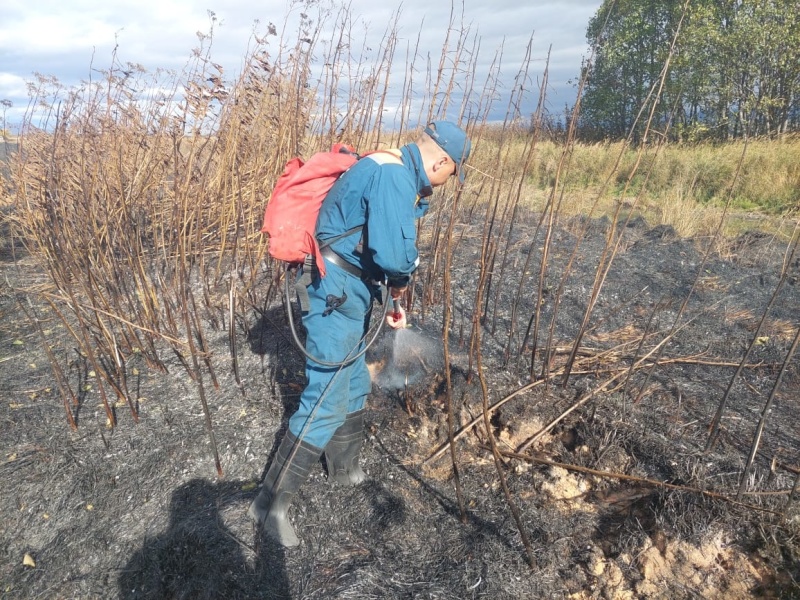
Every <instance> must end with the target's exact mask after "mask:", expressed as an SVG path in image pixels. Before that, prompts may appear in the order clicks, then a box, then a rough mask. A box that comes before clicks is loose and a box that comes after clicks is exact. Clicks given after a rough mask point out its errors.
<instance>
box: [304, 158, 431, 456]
mask: <svg viewBox="0 0 800 600" xmlns="http://www.w3.org/2000/svg"><path fill="white" fill-rule="evenodd" d="M400 152H401V159H402V164H401V163H400V162H398V161H396V159H390V158H387V157H386V155H385V154H383V153H377V154H375V155H373V156H368V157H365V158H362V159H361V160H359V161H358V162H357V163H356V164H355V165H353V167H351V168H350V170H348V171H347V172H346V173H345V174H344V175H342V177H340V178H339V180H338V181H337V182H336V183H335V184H334V186H333V188H332V189H331V191H330V192H329V193H328V195H327V197H326V198H325V201H324V202H323V203H322V208H321V209H320V214H319V218H318V220H317V238H318V239H319V240H321V241H325V240H326V239H330V238H333V237H335V236H338V235H341V234H342V233H344V232H346V231H348V230H350V229H353V228H355V227H358V226H364V229H363V230H361V231H360V232H357V233H354V234H352V235H350V236H347V237H345V238H341V239H338V240H336V241H335V242H333V243H332V244H331V245H330V248H331V249H333V250H334V251H335V252H336V253H337V254H339V255H340V256H341V257H342V258H344V259H345V260H346V261H348V262H349V263H351V264H353V265H355V266H357V267H359V268H360V269H362V271H364V274H365V276H366V277H368V278H370V279H373V280H377V281H383V280H384V279H386V280H387V281H388V282H389V284H390V285H398V286H399V285H405V284H406V283H407V282H408V280H409V277H410V276H411V274H412V273H413V272H414V270H415V269H416V267H417V264H418V263H419V259H418V252H417V244H416V242H417V235H416V224H415V220H416V219H417V218H418V217H421V216H422V215H424V214H425V212H427V209H428V203H427V201H426V200H424V199H421V198H420V196H421V195H422V196H424V195H426V192H427V193H430V192H429V190H430V181H429V180H428V177H427V175H426V174H425V171H424V169H423V166H422V157H421V156H420V152H419V148H417V146H416V145H415V144H409V145H407V146H403V147H402V148H401V149H400ZM325 272H326V275H325V277H323V278H321V279H320V278H315V279H314V280H313V281H312V283H311V285H310V286H309V287H308V295H309V301H310V308H309V310H308V312H306V313H304V314H303V325H304V326H305V328H306V332H307V337H306V350H307V351H308V352H309V354H311V355H312V356H315V357H318V358H320V359H321V360H324V361H327V362H343V361H345V360H346V359H347V358H348V357H352V356H355V355H356V354H358V353H359V352H360V351H361V349H362V348H363V345H364V340H363V337H364V334H365V333H366V331H367V329H368V327H369V316H370V308H371V306H372V302H373V299H374V289H375V288H374V286H372V285H370V284H369V283H368V282H366V281H364V280H363V279H360V278H358V277H356V276H355V275H353V274H351V273H348V272H347V271H344V270H342V269H340V268H339V267H337V266H336V265H334V264H332V263H330V262H328V261H326V262H325ZM329 295H333V296H335V297H339V298H342V297H345V295H346V298H347V299H346V300H345V301H344V302H343V303H342V304H341V305H340V306H338V307H337V308H336V309H335V310H333V311H330V310H327V309H328V303H327V297H328V296H329ZM306 379H307V381H308V383H307V385H306V388H305V390H304V391H303V393H302V395H301V397H300V406H299V408H298V410H297V412H295V414H294V415H292V417H291V418H290V419H289V430H290V431H291V432H292V433H293V434H294V435H295V436H296V437H298V438H299V437H302V439H303V440H304V441H305V442H306V443H308V444H312V445H313V446H316V447H318V448H324V447H325V446H326V444H327V443H328V441H329V440H330V439H331V437H332V436H333V434H334V432H335V431H336V430H337V429H338V428H339V426H340V425H341V424H342V423H343V422H344V421H345V418H346V416H347V414H348V413H353V412H356V411H359V410H361V409H362V408H363V407H364V404H365V402H366V399H367V396H368V395H369V393H370V390H371V388H372V384H371V381H370V376H369V371H368V370H367V365H366V361H365V359H364V356H361V357H360V358H358V359H357V360H356V361H354V362H352V363H350V364H349V365H347V366H345V367H343V368H342V369H341V370H340V369H338V368H336V367H323V366H321V365H319V364H318V363H315V362H313V361H310V360H309V361H307V362H306ZM320 398H322V401H321V403H320V406H319V407H318V408H317V404H318V402H319V400H320ZM315 408H316V412H314V411H315ZM312 413H313V415H312Z"/></svg>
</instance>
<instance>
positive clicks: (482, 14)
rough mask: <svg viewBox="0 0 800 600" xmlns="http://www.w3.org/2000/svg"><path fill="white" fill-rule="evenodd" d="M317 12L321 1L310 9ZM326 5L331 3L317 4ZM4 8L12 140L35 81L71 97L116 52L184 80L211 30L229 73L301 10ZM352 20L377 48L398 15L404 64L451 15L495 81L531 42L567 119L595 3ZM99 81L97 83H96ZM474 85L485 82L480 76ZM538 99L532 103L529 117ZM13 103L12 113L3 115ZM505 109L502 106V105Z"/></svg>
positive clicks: (50, 2)
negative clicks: (494, 72)
mask: <svg viewBox="0 0 800 600" xmlns="http://www.w3.org/2000/svg"><path fill="white" fill-rule="evenodd" d="M311 1H312V2H313V3H314V4H316V5H317V6H318V5H319V3H320V0H311ZM322 1H323V2H325V1H329V0H322ZM217 2H218V4H217V5H215V4H214V3H213V0H205V2H203V3H198V2H196V1H195V0H106V1H100V0H69V1H68V2H65V1H64V0H3V1H2V2H1V3H0V101H3V104H4V105H5V106H0V109H4V114H2V115H0V116H3V117H4V119H5V124H6V126H7V127H8V128H9V129H11V130H12V131H13V129H14V124H15V123H17V122H18V121H19V120H20V119H21V117H22V115H23V114H24V111H25V109H26V107H27V105H28V101H29V95H28V84H29V83H30V82H32V81H34V79H35V76H36V74H37V73H38V74H41V75H45V76H52V77H55V78H56V79H57V80H58V81H59V82H60V83H61V84H62V85H64V86H65V87H67V88H70V87H72V86H75V85H78V84H79V83H80V82H81V81H86V80H88V79H89V78H90V77H92V70H93V69H107V68H108V67H109V66H110V64H111V55H112V51H113V49H114V48H115V46H116V47H117V57H118V60H120V61H121V62H123V63H125V62H131V63H138V64H140V65H142V66H143V67H145V68H146V69H147V70H148V71H155V70H156V69H159V68H165V69H174V70H177V71H179V72H180V70H181V69H183V68H184V67H185V66H186V64H187V62H188V60H189V58H190V55H191V52H192V49H194V48H196V47H197V46H198V37H197V33H198V32H203V33H207V32H208V31H209V29H210V27H211V24H212V23H211V19H210V16H209V11H213V13H214V17H215V22H214V37H213V46H212V59H213V60H214V62H216V63H219V64H221V65H223V66H224V67H225V70H226V74H228V75H230V73H235V72H236V71H237V69H239V68H240V67H241V64H242V61H243V59H244V56H245V54H246V51H247V48H248V44H249V43H251V42H252V36H253V34H254V33H256V34H258V35H261V34H263V33H264V32H265V30H266V27H267V26H268V24H269V23H274V24H275V25H276V26H277V27H278V30H279V31H280V30H281V28H282V27H283V24H284V23H285V22H286V20H287V19H288V20H289V22H292V20H293V19H295V18H296V17H297V15H298V14H299V12H300V11H301V10H306V12H308V13H311V14H314V12H313V11H315V10H317V9H316V8H314V7H306V8H303V7H302V6H301V4H300V3H298V2H293V3H291V2H287V1H286V0H262V1H261V2H253V1H252V0H250V1H245V0H225V1H221V0H217ZM347 4H349V6H350V14H351V15H352V17H353V18H354V19H356V20H357V21H358V22H359V24H360V26H359V29H358V30H359V31H362V32H364V33H363V34H364V35H365V36H366V38H367V39H369V37H370V36H374V37H375V40H376V44H378V43H379V42H380V40H381V39H382V37H383V35H384V33H385V31H386V29H387V28H388V27H389V26H390V25H391V22H392V18H393V16H394V14H395V13H398V12H399V20H398V33H399V36H400V40H399V48H401V50H399V52H400V56H405V49H406V48H407V47H409V48H413V46H414V45H415V44H416V41H417V38H418V37H419V38H420V52H422V53H426V54H427V53H430V54H431V55H432V56H436V57H438V56H439V55H440V54H441V47H442V43H443V42H444V35H445V30H446V28H447V24H448V22H449V19H450V14H451V9H452V10H455V12H456V14H457V19H458V23H459V24H461V23H463V25H464V27H468V28H469V31H470V32H471V34H474V35H475V36H477V38H478V39H479V41H480V58H481V60H480V65H481V66H480V67H479V68H483V66H485V65H488V64H489V63H490V62H491V61H492V59H493V58H494V56H495V55H496V54H497V51H498V50H499V49H500V48H501V47H502V48H503V65H504V66H503V67H502V72H501V75H502V76H503V77H506V78H507V80H508V81H509V87H510V82H511V81H512V80H513V77H514V76H515V75H516V73H517V71H518V69H519V67H520V65H521V64H522V61H523V59H524V54H525V49H526V47H527V45H528V42H529V41H531V40H532V62H531V68H530V71H529V74H530V75H531V76H532V77H533V79H534V81H533V84H534V87H536V86H538V81H536V80H538V79H539V78H541V76H542V75H543V73H544V68H545V62H546V58H547V54H548V51H549V52H550V63H549V84H550V85H549V89H548V92H547V99H548V109H549V110H550V111H551V112H554V113H560V112H563V109H564V106H565V105H568V106H572V105H573V104H574V102H575V93H576V91H575V86H574V83H571V82H574V81H575V80H576V79H577V77H578V75H579V73H580V67H581V62H582V60H583V59H584V58H585V57H586V56H587V55H588V46H587V44H586V28H587V25H588V23H589V20H590V19H591V18H592V17H593V16H594V14H595V13H596V11H597V10H598V9H599V8H600V6H601V4H602V2H601V0H538V1H537V0H532V1H529V2H522V1H521V0H460V1H459V2H457V3H456V4H455V5H451V4H450V3H447V2H431V0H405V1H404V2H402V3H399V2H380V1H376V0H351V1H350V2H349V3H347ZM94 79H97V76H96V75H95V76H94ZM476 81H478V82H480V81H482V80H481V79H480V78H477V77H476ZM537 99H538V96H535V97H530V98H528V99H527V102H529V103H530V107H529V111H530V112H533V111H534V110H535V107H536V101H537ZM5 101H10V103H11V106H10V107H9V106H8V102H5ZM503 105H504V103H503Z"/></svg>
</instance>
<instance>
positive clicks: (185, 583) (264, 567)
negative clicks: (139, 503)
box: [118, 479, 291, 600]
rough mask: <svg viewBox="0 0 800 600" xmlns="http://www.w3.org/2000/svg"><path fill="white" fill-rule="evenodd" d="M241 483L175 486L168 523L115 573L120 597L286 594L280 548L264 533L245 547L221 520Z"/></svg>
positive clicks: (240, 497) (239, 498)
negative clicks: (251, 544)
mask: <svg viewBox="0 0 800 600" xmlns="http://www.w3.org/2000/svg"><path fill="white" fill-rule="evenodd" d="M244 485H245V482H242V481H227V482H225V481H223V482H212V481H208V480H205V479H193V480H191V481H189V482H188V483H186V484H184V485H182V486H180V487H179V488H178V489H176V490H175V491H174V492H173V494H172V499H171V502H170V515H169V525H168V527H167V529H166V530H165V531H164V532H163V533H161V534H160V535H158V536H156V537H155V538H153V539H148V540H145V542H144V543H143V545H142V547H141V549H140V550H138V551H137V552H136V553H135V554H134V555H133V556H132V557H131V558H130V560H129V561H128V563H127V564H126V565H125V567H124V569H123V570H122V572H121V573H120V575H119V578H118V586H119V596H120V598H123V599H125V600H134V599H136V600H143V599H156V598H159V599H162V598H176V599H177V598H186V599H192V600H203V599H211V598H226V599H237V598H290V597H291V594H290V589H289V581H288V578H287V575H286V560H285V555H284V550H283V548H282V547H281V546H280V545H278V544H275V543H272V542H271V541H270V540H269V539H263V538H265V536H257V545H256V546H255V547H250V546H248V545H247V544H246V543H245V542H243V541H242V540H240V539H238V538H237V537H236V535H235V534H234V533H233V532H232V531H231V530H230V529H229V528H228V527H226V525H225V523H224V522H223V519H222V515H221V510H222V509H224V508H225V507H226V506H227V505H229V504H232V503H240V502H245V501H246V498H245V495H246V494H245V493H244V492H242V487H243V486H244Z"/></svg>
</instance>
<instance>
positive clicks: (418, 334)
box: [369, 328, 444, 390]
mask: <svg viewBox="0 0 800 600" xmlns="http://www.w3.org/2000/svg"><path fill="white" fill-rule="evenodd" d="M375 346H376V348H375V350H374V351H373V356H372V357H371V359H370V361H369V362H370V363H371V364H370V367H371V368H370V371H371V372H372V380H373V383H375V384H376V385H378V386H379V387H381V388H382V389H385V390H398V389H402V388H404V387H405V386H406V385H412V384H414V383H416V382H418V381H419V380H421V379H422V378H423V377H424V376H425V375H428V374H430V373H435V372H436V371H440V370H441V369H442V368H443V367H444V354H443V352H442V342H441V340H437V339H433V338H432V337H428V336H426V335H425V334H424V333H423V332H422V331H421V330H419V329H415V328H408V329H398V330H396V331H390V332H388V333H387V334H386V335H385V336H383V337H382V339H381V340H379V342H378V343H376V344H375Z"/></svg>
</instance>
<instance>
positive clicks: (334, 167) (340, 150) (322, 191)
mask: <svg viewBox="0 0 800 600" xmlns="http://www.w3.org/2000/svg"><path fill="white" fill-rule="evenodd" d="M358 158H359V157H358V154H356V153H355V150H354V149H353V148H351V147H350V146H346V145H345V144H334V145H333V147H332V148H331V150H330V152H317V153H316V154H314V155H312V156H311V158H309V159H308V161H306V162H303V159H301V158H293V159H292V160H290V161H289V162H288V163H286V167H284V170H283V174H282V175H281V176H280V178H279V179H278V182H277V183H276V184H275V189H274V190H273V191H272V195H271V196H270V199H269V202H268V203H267V208H266V210H265V211H264V225H263V226H262V227H261V231H262V233H266V234H267V235H269V253H270V256H272V257H273V258H276V259H278V260H282V261H286V262H288V263H302V262H303V261H304V260H305V258H306V256H307V255H309V254H311V255H313V256H314V258H315V259H316V263H317V269H318V270H319V274H320V276H321V277H324V276H325V261H323V260H322V256H321V255H320V251H319V244H317V239H316V237H315V236H314V232H315V229H316V226H317V216H318V215H319V209H320V206H322V201H323V200H324V199H325V196H326V195H327V194H328V191H330V189H331V187H333V184H334V182H335V181H336V180H337V179H338V178H339V176H340V175H341V174H342V173H344V172H345V171H347V169H349V168H350V167H351V166H353V165H354V164H355V163H356V161H357V160H358Z"/></svg>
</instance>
